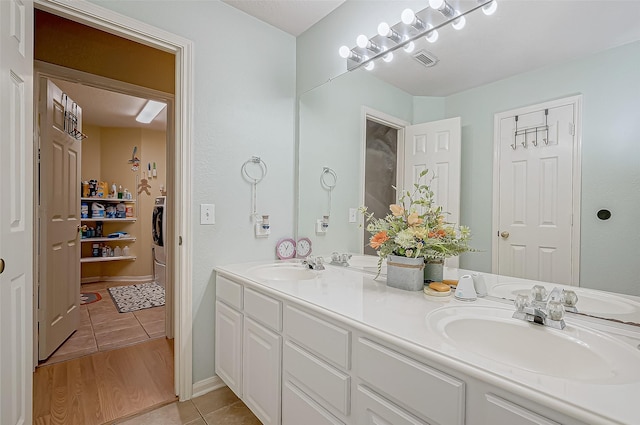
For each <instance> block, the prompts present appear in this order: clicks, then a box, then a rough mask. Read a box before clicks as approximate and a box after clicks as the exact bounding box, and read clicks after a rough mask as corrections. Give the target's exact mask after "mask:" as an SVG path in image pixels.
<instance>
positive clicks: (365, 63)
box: [338, 0, 497, 71]
mask: <svg viewBox="0 0 640 425" xmlns="http://www.w3.org/2000/svg"><path fill="white" fill-rule="evenodd" d="M476 1H477V3H476V5H475V6H472V7H470V8H469V9H468V10H465V11H460V10H457V9H454V8H453V6H451V5H450V4H449V3H448V2H447V1H446V0H429V6H430V7H426V8H424V9H422V10H420V11H417V12H414V11H413V10H411V9H405V10H404V11H403V12H402V14H401V16H400V19H401V21H400V22H398V23H397V24H395V25H390V24H388V23H387V22H382V23H380V25H378V28H377V35H375V36H373V37H371V38H369V37H367V36H366V35H364V34H361V35H360V36H358V38H357V40H356V47H353V48H349V47H347V46H342V47H340V49H339V50H338V53H339V54H340V56H341V57H342V58H344V59H346V60H347V70H349V71H353V70H355V69H358V68H360V67H363V68H365V69H367V70H371V69H373V67H374V61H375V60H376V59H379V58H383V60H384V61H385V62H390V61H391V60H392V59H393V52H394V51H395V50H397V49H400V48H402V49H404V50H405V51H406V52H407V53H411V52H413V50H414V49H415V44H414V42H415V41H416V40H418V39H419V38H421V37H425V39H426V40H427V41H428V42H430V43H435V42H436V41H437V40H438V37H439V34H438V30H439V29H440V28H443V27H445V26H446V25H449V24H451V26H452V27H453V28H454V29H456V30H460V29H462V28H463V27H464V26H465V23H466V18H465V16H466V15H468V14H469V13H472V12H474V11H476V10H478V9H482V11H483V12H484V14H485V15H490V14H492V13H493V12H495V10H496V8H497V0H476ZM433 11H438V12H439V15H442V16H444V18H445V21H444V22H441V23H439V24H437V23H435V22H433V21H432V18H433V16H432V14H433Z"/></svg>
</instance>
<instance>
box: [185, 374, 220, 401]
mask: <svg viewBox="0 0 640 425" xmlns="http://www.w3.org/2000/svg"><path fill="white" fill-rule="evenodd" d="M224 386H226V384H225V383H224V382H223V381H222V379H220V378H219V377H218V375H214V376H212V377H211V378H207V379H203V380H202V381H198V382H196V383H194V384H193V394H192V395H191V397H193V398H195V397H199V396H201V395H204V394H206V393H208V392H211V391H213V390H217V389H218V388H222V387H224Z"/></svg>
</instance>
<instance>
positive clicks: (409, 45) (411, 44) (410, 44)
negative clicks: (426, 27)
mask: <svg viewBox="0 0 640 425" xmlns="http://www.w3.org/2000/svg"><path fill="white" fill-rule="evenodd" d="M415 48H416V45H415V43H414V42H413V41H410V42H408V43H407V45H406V46H404V47H403V49H404V51H405V52H407V53H411V52H413V49H415Z"/></svg>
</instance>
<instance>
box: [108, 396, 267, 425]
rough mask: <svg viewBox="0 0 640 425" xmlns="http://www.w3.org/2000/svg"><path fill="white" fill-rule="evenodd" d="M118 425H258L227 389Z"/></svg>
mask: <svg viewBox="0 0 640 425" xmlns="http://www.w3.org/2000/svg"><path fill="white" fill-rule="evenodd" d="M114 423H116V424H122V425H214V424H215V425H261V422H260V421H259V420H258V418H256V417H255V416H254V414H253V413H252V412H251V410H249V408H248V407H247V406H245V404H244V403H243V402H242V401H241V400H240V399H238V397H236V395H235V394H234V393H233V392H232V391H231V390H230V389H229V388H228V387H223V388H220V389H218V390H215V391H212V392H210V393H207V394H205V395H203V396H200V397H196V398H194V399H192V400H188V401H185V402H182V403H180V402H174V403H171V404H168V405H166V406H163V407H160V408H158V409H155V410H152V411H150V412H147V413H145V414H142V415H140V416H136V417H134V418H130V419H127V420H123V421H116V422H114Z"/></svg>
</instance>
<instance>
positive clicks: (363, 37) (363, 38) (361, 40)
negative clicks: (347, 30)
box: [356, 34, 369, 49]
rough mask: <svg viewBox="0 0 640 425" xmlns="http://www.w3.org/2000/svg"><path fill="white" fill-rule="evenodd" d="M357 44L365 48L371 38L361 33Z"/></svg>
mask: <svg viewBox="0 0 640 425" xmlns="http://www.w3.org/2000/svg"><path fill="white" fill-rule="evenodd" d="M356 44H357V45H358V47H360V48H361V49H364V48H366V47H367V44H369V39H368V38H367V36H366V35H364V34H360V35H359V36H358V38H356Z"/></svg>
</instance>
